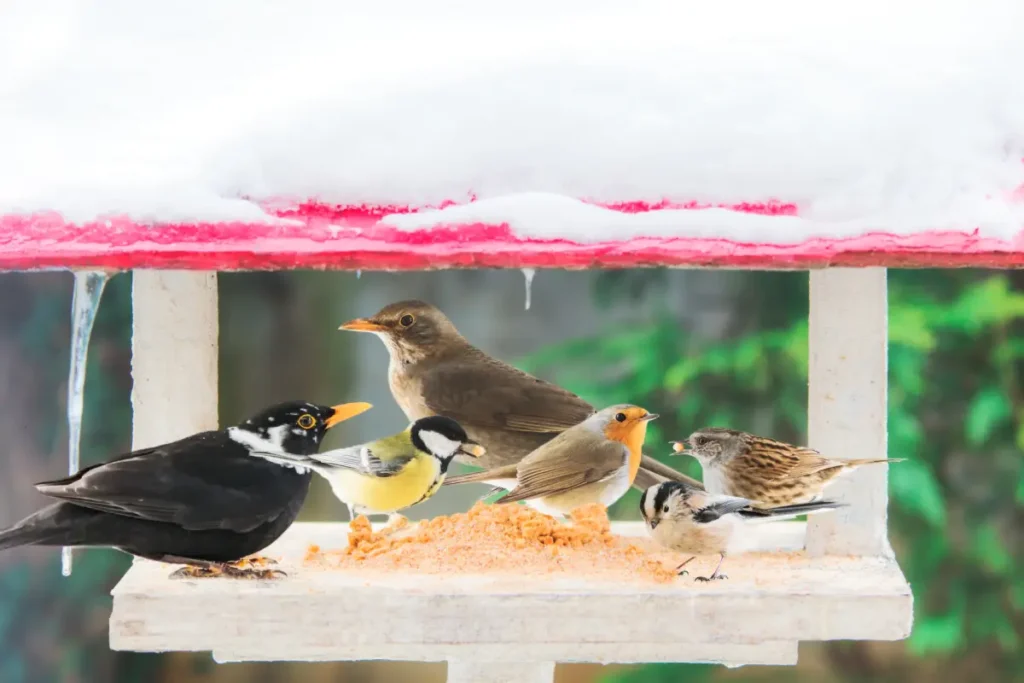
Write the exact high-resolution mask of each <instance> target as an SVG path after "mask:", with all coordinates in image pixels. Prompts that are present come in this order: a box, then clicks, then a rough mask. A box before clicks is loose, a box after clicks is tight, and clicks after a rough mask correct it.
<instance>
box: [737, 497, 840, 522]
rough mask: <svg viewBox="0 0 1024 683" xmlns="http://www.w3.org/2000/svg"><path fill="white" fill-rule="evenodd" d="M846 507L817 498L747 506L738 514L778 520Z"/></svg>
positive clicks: (759, 518) (757, 518) (750, 517)
mask: <svg viewBox="0 0 1024 683" xmlns="http://www.w3.org/2000/svg"><path fill="white" fill-rule="evenodd" d="M841 507H846V504H845V503H837V502H835V501H831V500H819V501H816V502H813V503H797V504H795V505H780V506H779V507H773V508H760V509H758V508H747V509H745V510H740V511H739V514H740V516H741V517H743V518H744V519H748V520H778V519H786V518H788V517H799V516H800V515H810V514H814V513H815V512H827V511H829V510H836V509H838V508H841Z"/></svg>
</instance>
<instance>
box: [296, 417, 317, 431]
mask: <svg viewBox="0 0 1024 683" xmlns="http://www.w3.org/2000/svg"><path fill="white" fill-rule="evenodd" d="M298 425H299V426H300V427H302V428H303V429H312V428H313V427H315V426H316V418H315V417H313V416H312V415H310V414H309V413H303V414H302V415H300V416H299V420H298Z"/></svg>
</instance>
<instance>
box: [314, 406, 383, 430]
mask: <svg viewBox="0 0 1024 683" xmlns="http://www.w3.org/2000/svg"><path fill="white" fill-rule="evenodd" d="M372 407H373V406H372V405H371V404H369V403H340V404H338V405H336V406H331V409H333V410H334V413H333V414H332V415H331V416H330V417H329V418H327V421H326V422H324V424H325V425H326V426H327V428H328V429H330V428H331V427H333V426H334V425H336V424H339V423H341V422H344V421H345V420H347V419H349V418H352V417H355V416H356V415H359V414H361V413H365V412H366V411H367V410H369V409H370V408H372Z"/></svg>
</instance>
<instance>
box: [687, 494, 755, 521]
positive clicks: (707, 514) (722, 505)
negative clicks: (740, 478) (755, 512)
mask: <svg viewBox="0 0 1024 683" xmlns="http://www.w3.org/2000/svg"><path fill="white" fill-rule="evenodd" d="M749 505H750V501H749V500H747V499H746V498H736V497H735V496H713V495H707V496H705V501H703V506H702V507H700V508H698V509H696V510H694V511H693V521H695V522H697V523H698V524H710V523H711V522H714V521H715V520H716V519H720V518H722V517H724V516H725V515H728V514H732V513H733V512H739V511H740V510H743V509H745V508H747V507H748V506H749Z"/></svg>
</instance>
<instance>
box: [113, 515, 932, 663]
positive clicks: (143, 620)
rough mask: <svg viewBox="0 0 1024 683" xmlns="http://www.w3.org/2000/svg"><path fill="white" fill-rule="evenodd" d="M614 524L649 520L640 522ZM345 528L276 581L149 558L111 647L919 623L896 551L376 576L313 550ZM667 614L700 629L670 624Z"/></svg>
mask: <svg viewBox="0 0 1024 683" xmlns="http://www.w3.org/2000/svg"><path fill="white" fill-rule="evenodd" d="M377 526H380V525H377ZM614 528H615V531H616V532H618V533H622V534H623V535H636V534H640V533H643V530H642V525H641V524H639V523H624V524H618V523H617V524H616V525H615V527H614ZM346 529H347V527H346V525H344V524H322V523H321V524H317V523H313V524H310V523H303V524H296V525H295V526H293V527H292V528H291V529H290V530H289V531H288V532H287V533H286V534H285V535H284V536H283V537H282V538H281V540H279V541H278V542H277V543H275V544H274V545H273V546H271V547H270V548H269V549H268V551H267V553H268V554H269V555H270V556H271V557H277V558H279V559H280V561H281V565H280V567H281V568H282V569H284V570H285V571H286V572H288V577H287V578H285V579H281V580H278V581H274V582H254V581H233V580H212V581H203V580H198V581H181V580H170V579H168V578H167V576H168V574H169V573H170V571H171V570H172V569H173V568H172V567H169V566H168V565H161V564H158V563H155V562H149V561H145V560H136V562H135V563H134V564H133V566H132V568H131V569H130V570H129V572H128V574H127V575H126V576H125V577H124V579H122V581H121V582H120V583H119V584H118V585H117V587H115V589H114V591H113V595H114V605H113V612H112V614H111V621H110V629H111V631H110V634H111V647H112V648H113V649H115V650H137V651H150V652H151V651H171V650H185V651H213V652H214V653H215V656H216V657H217V659H218V660H219V661H240V660H257V661H267V660H302V661H307V660H309V661H324V660H355V659H366V658H375V659H376V658H379V659H401V660H412V661H439V660H449V661H450V660H456V661H461V662H467V663H473V662H476V663H488V662H516V663H518V664H520V665H522V664H529V663H545V662H554V661H558V662H578V661H589V662H604V663H613V662H644V661H651V662H657V661H722V662H728V663H732V664H749V663H765V664H769V663H771V664H793V663H795V661H796V641H799V640H831V639H854V640H862V639H869V640H890V639H901V638H905V637H907V635H909V633H910V628H911V621H912V596H911V593H910V588H909V586H907V583H906V581H905V580H904V579H903V576H902V574H901V573H900V570H899V567H898V566H897V565H896V564H895V562H893V561H892V560H890V559H886V558H858V557H828V558H822V559H817V560H815V559H800V558H793V559H791V560H788V561H785V562H783V563H782V564H781V565H780V564H779V563H778V562H771V561H769V560H766V559H762V558H761V557H760V556H743V557H736V558H732V559H731V561H730V562H731V563H730V565H729V567H730V569H729V572H728V573H729V577H730V578H729V580H727V581H722V582H716V583H714V584H712V585H706V584H699V583H695V582H693V581H692V580H689V579H688V578H685V577H684V578H682V579H679V580H677V581H676V582H674V583H671V584H658V585H651V584H632V583H631V584H628V585H625V584H622V583H619V582H615V583H612V582H595V581H593V580H588V579H587V578H586V577H582V576H576V577H568V576H548V577H542V576H522V575H508V576H495V575H418V574H416V573H413V572H405V573H401V572H394V573H391V572H388V573H376V574H374V575H372V576H371V575H362V574H355V573H349V572H337V571H329V570H316V569H308V568H304V567H303V566H302V565H301V561H300V560H301V558H302V556H303V555H304V553H305V549H306V547H307V546H308V544H310V543H315V544H317V545H320V546H321V547H324V548H332V547H340V546H343V545H344V542H345V541H344V539H345V534H346ZM761 529H762V533H763V534H764V536H763V538H764V546H763V549H767V548H779V547H782V548H792V547H794V546H796V547H799V546H800V545H801V536H802V529H803V526H802V525H801V524H798V523H793V522H782V523H777V524H771V525H764V526H762V527H761ZM715 559H716V558H699V559H698V560H695V561H694V565H700V566H701V567H703V566H704V565H708V566H713V563H712V561H713V560H715ZM467 614H471V615H473V618H472V619H467V618H466V615H467ZM666 615H674V616H673V619H674V620H675V621H672V622H669V623H677V624H693V623H699V624H700V628H666V623H667V622H666ZM779 634H785V637H786V638H787V640H786V641H779V640H777V638H778V636H779ZM459 666H466V665H462V664H460V665H459ZM523 671H526V672H529V671H531V669H530V668H524V669H523ZM525 680H531V679H529V678H527V679H525Z"/></svg>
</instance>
